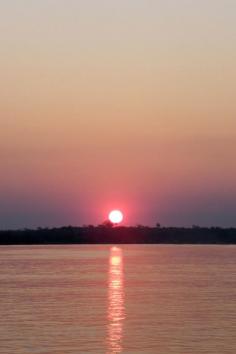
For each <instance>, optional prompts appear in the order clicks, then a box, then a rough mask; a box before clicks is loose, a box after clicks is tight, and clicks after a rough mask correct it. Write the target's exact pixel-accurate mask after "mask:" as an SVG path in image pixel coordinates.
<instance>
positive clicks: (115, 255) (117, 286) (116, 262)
mask: <svg viewBox="0 0 236 354" xmlns="http://www.w3.org/2000/svg"><path fill="white" fill-rule="evenodd" d="M109 263H110V264H109V295H108V297H109V303H108V321H109V324H108V346H109V348H108V353H110V354H115V353H121V352H122V337H123V321H124V318H125V308H124V282H123V280H124V276H123V255H122V249H121V248H118V247H112V248H111V250H110V260H109Z"/></svg>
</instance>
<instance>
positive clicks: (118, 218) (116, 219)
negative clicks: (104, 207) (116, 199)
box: [108, 210, 124, 224]
mask: <svg viewBox="0 0 236 354" xmlns="http://www.w3.org/2000/svg"><path fill="white" fill-rule="evenodd" d="M123 218H124V216H123V213H122V212H121V211H120V210H112V211H111V212H110V213H109V216H108V219H109V220H110V222H112V223H113V224H120V223H121V222H122V220H123Z"/></svg>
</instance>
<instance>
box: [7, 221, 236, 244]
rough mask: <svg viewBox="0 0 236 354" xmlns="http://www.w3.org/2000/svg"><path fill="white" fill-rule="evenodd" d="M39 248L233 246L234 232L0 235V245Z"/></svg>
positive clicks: (81, 230)
mask: <svg viewBox="0 0 236 354" xmlns="http://www.w3.org/2000/svg"><path fill="white" fill-rule="evenodd" d="M43 244H192V245H198V244H200V245H207V244H212V245H234V244H236V228H221V227H210V228H203V227H198V226H193V227H192V228H183V227H159V226H158V227H148V226H142V225H140V226H137V227H132V226H117V227H111V226H104V225H99V226H93V225H89V226H84V227H73V226H66V227H60V228H50V229H48V228H38V229H36V230H30V229H24V230H5V231H4V230H2V231H0V245H43Z"/></svg>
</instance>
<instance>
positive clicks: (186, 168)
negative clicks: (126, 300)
mask: <svg viewBox="0 0 236 354" xmlns="http://www.w3.org/2000/svg"><path fill="white" fill-rule="evenodd" d="M235 23H236V2H235V0H225V1H222V0H220V1H219V0H214V1H213V0H204V1H203V0H198V1H190V0H188V1H187V0H178V1H175V0H172V1H170V0H119V1H114V0H99V1H97V0H93V1H92V0H47V1H46V0H40V1H38V0H22V1H19V0H10V1H0V71H1V85H0V120H1V129H0V228H18V227H37V226H54V225H56V226H60V225H68V224H72V225H80V224H87V223H92V224H97V223H100V222H102V221H103V220H104V219H106V216H107V213H108V211H109V210H110V209H112V208H121V209H122V210H123V211H124V213H125V216H126V220H125V223H126V224H137V223H142V224H148V225H153V224H155V223H156V222H160V223H161V224H164V225H177V226H178V225H192V224H199V225H221V226H236V163H235V153H236V65H235V63H236V26H235Z"/></svg>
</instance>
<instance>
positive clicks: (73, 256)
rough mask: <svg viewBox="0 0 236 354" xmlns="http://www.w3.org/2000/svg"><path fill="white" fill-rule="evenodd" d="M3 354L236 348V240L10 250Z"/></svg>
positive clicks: (2, 286) (4, 265)
mask: <svg viewBox="0 0 236 354" xmlns="http://www.w3.org/2000/svg"><path fill="white" fill-rule="evenodd" d="M0 267H1V268H0V269H1V273H0V314H1V316H0V353H1V354H34V353H37V354H38V353H40V354H78V353H83V354H85V353H94V354H95V353H96V354H99V353H109V354H113V353H114V354H115V353H135V354H138V353H150V354H201V353H206V354H235V353H236V247H235V246H158V245H125V246H123V245H120V246H119V247H118V246H117V247H112V246H108V245H105V246H104V245H101V246H97V245H96V246H94V245H93V246H90V245H89V246H88V245H83V246H81V245H78V246H77V245H73V246H65V245H63V246H33V247H31V246H18V247H13V246H11V247H8V246H4V247H0Z"/></svg>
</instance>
